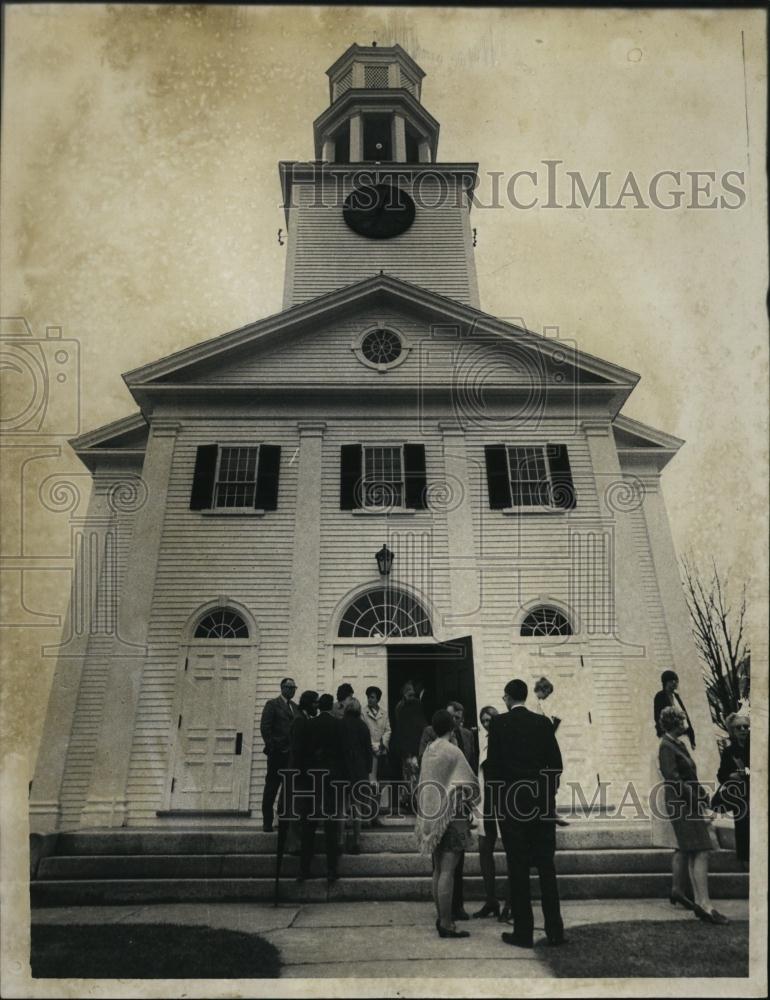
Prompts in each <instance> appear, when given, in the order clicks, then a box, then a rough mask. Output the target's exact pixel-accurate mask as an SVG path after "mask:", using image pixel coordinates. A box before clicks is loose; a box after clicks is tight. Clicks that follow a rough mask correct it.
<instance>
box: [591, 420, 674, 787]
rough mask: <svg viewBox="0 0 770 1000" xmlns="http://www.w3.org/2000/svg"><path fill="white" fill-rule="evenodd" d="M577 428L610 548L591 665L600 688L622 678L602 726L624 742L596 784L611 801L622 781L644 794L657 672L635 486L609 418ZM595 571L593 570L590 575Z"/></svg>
mask: <svg viewBox="0 0 770 1000" xmlns="http://www.w3.org/2000/svg"><path fill="white" fill-rule="evenodd" d="M582 426H583V432H584V433H585V436H586V440H587V443H588V449H589V453H590V456H591V464H592V466H593V473H594V479H595V483H596V492H597V497H598V502H599V510H600V515H601V530H602V533H603V536H604V548H605V551H607V548H606V546H607V545H609V552H608V554H609V559H608V565H607V567H606V571H607V572H608V573H609V588H608V596H609V599H610V616H609V621H608V622H607V624H608V626H609V629H608V634H607V635H606V638H605V640H604V641H601V637H600V636H597V637H595V638H594V641H593V642H592V652H591V660H592V663H593V664H594V665H595V668H596V670H599V671H603V672H604V673H605V675H606V676H605V683H606V684H612V683H613V681H612V678H613V675H614V676H615V677H616V678H617V680H615V681H614V683H615V684H616V685H617V684H618V683H619V680H620V677H623V678H624V681H625V683H624V684H623V689H619V688H618V689H617V690H616V691H615V692H613V694H612V695H611V696H610V697H609V698H607V702H608V707H607V708H605V712H611V718H606V719H605V724H604V727H603V728H604V730H605V732H604V738H605V743H606V742H607V740H606V738H607V735H608V733H609V731H610V730H611V731H612V733H613V738H614V739H615V740H616V741H621V740H622V741H623V743H622V744H620V743H618V749H617V751H616V752H615V753H614V754H613V753H612V752H607V753H606V755H605V761H604V765H603V767H602V768H601V770H600V773H601V778H602V781H605V780H608V781H610V782H611V783H612V785H611V788H610V801H613V800H617V798H618V795H617V794H613V788H614V789H615V790H617V789H622V787H623V786H624V785H625V783H627V782H628V781H633V782H634V783H635V785H636V786H637V791H638V790H639V787H642V793H640V794H644V793H646V791H647V788H646V785H647V784H648V775H649V772H650V760H651V757H652V754H653V753H654V752H655V747H656V737H655V731H654V728H653V726H652V698H653V695H654V693H655V690H656V689H657V688H656V686H655V680H654V679H655V678H656V676H657V673H659V671H656V670H655V665H654V664H653V663H652V662H651V661H650V656H651V654H652V649H651V646H650V625H649V621H648V616H647V613H646V610H645V607H644V598H643V594H644V591H643V585H642V576H641V572H640V567H639V558H638V553H637V550H636V542H635V539H634V533H633V522H632V512H633V511H634V510H635V509H637V507H638V506H639V504H640V503H641V500H642V497H641V493H640V490H641V486H640V484H639V482H638V481H637V480H635V479H633V480H632V479H629V478H628V477H625V476H624V474H623V471H622V469H621V467H620V461H619V459H618V453H617V448H616V445H615V439H614V436H613V433H612V426H611V424H610V422H609V419H606V420H605V419H600V420H586V421H583V425H582ZM575 541H577V539H576V540H575ZM581 552H582V550H581V549H580V548H575V549H573V556H572V559H573V566H572V573H573V576H574V577H575V578H576V579H579V578H580V576H582V574H581V566H580V563H579V560H580V558H581ZM589 568H590V567H589ZM595 572H596V569H595V567H594V568H593V570H592V573H593V575H595ZM597 640H599V641H597ZM618 668H620V669H622V673H620V674H619V669H618ZM621 747H622V749H621ZM605 749H606V747H605Z"/></svg>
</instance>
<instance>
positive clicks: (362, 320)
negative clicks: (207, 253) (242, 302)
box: [204, 306, 574, 416]
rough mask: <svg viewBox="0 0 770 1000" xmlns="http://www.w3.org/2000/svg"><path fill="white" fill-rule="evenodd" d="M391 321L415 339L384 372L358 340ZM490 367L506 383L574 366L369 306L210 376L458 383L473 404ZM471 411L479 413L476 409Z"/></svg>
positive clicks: (558, 379)
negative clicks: (361, 352)
mask: <svg viewBox="0 0 770 1000" xmlns="http://www.w3.org/2000/svg"><path fill="white" fill-rule="evenodd" d="M375 325H376V326H392V327H393V328H394V329H395V330H397V331H399V332H400V333H401V334H402V335H403V336H404V337H405V338H406V341H407V343H408V345H409V351H408V353H407V356H406V359H405V360H404V361H402V363H401V364H399V365H398V366H397V367H395V368H393V369H391V370H390V371H389V372H378V371H376V370H374V369H373V368H369V367H367V366H366V365H364V364H362V363H361V362H360V361H359V360H358V358H357V357H356V355H355V353H354V351H353V344H354V343H356V342H357V340H358V338H359V337H360V336H361V334H362V333H363V332H364V331H365V330H368V329H370V328H371V327H373V326H375ZM490 373H494V375H495V376H496V378H498V379H500V380H505V381H507V382H508V383H513V384H515V383H518V384H522V385H527V386H531V385H532V384H533V381H537V380H540V379H544V380H545V382H546V384H549V383H550V384H559V385H564V384H567V383H570V384H574V371H573V369H572V368H571V367H570V366H569V365H568V364H567V363H566V362H564V363H562V364H556V363H553V362H551V361H550V360H548V359H546V358H545V357H544V356H543V355H542V354H540V353H539V352H536V351H534V350H532V349H531V348H529V347H528V348H527V349H526V350H522V348H521V346H520V342H519V341H517V339H516V335H515V334H514V335H512V337H511V338H510V339H509V340H503V339H501V338H499V337H491V336H482V335H481V334H479V333H478V332H476V333H474V332H473V331H472V330H470V329H468V328H467V327H462V328H460V327H452V326H448V325H447V324H446V323H436V324H435V325H432V324H431V321H430V318H429V317H426V318H420V317H417V316H415V315H413V314H410V313H409V312H407V311H405V310H400V309H396V308H394V307H392V306H388V307H381V308H379V309H378V308H376V307H370V308H367V309H362V310H359V311H358V312H357V313H356V315H355V316H354V317H340V318H337V319H335V320H333V321H331V322H326V323H323V324H320V325H319V326H318V328H317V329H314V330H313V331H312V332H308V333H302V334H297V335H295V336H293V337H292V338H291V339H287V340H285V341H284V342H283V343H280V344H278V345H276V346H273V347H262V348H260V349H258V350H254V351H252V352H250V353H249V354H248V355H244V356H242V357H238V359H237V360H235V361H234V360H232V359H230V360H228V361H226V362H223V363H219V364H212V365H211V366H210V367H208V368H207V370H206V373H205V376H204V378H205V381H206V382H212V383H221V384H234V383H239V384H243V383H248V382H252V381H253V382H257V383H259V382H261V383H265V382H292V383H297V382H300V383H303V384H308V385H313V384H324V385H325V384H328V383H329V381H330V379H333V380H334V382H335V383H341V384H343V385H362V386H367V385H383V384H386V383H387V381H388V380H393V381H397V382H400V383H407V384H410V385H418V384H421V385H445V386H455V387H456V392H455V397H456V399H457V402H458V405H459V406H463V405H466V404H468V403H469V404H470V405H471V406H472V405H473V402H474V394H475V393H476V392H477V391H478V385H479V383H481V384H482V385H483V384H484V383H485V382H486V380H488V379H489V377H490ZM469 415H471V416H472V415H473V414H472V413H471V414H469Z"/></svg>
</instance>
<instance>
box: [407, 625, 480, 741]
mask: <svg viewBox="0 0 770 1000" xmlns="http://www.w3.org/2000/svg"><path fill="white" fill-rule="evenodd" d="M408 680H412V681H419V682H421V683H422V686H423V695H422V698H421V700H422V703H423V710H424V713H425V718H426V720H427V722H430V719H431V716H432V715H433V713H434V712H435V711H436V710H437V709H439V708H446V706H447V704H448V703H449V702H450V701H459V702H460V703H461V704H462V706H463V708H464V709H465V723H464V724H465V726H466V727H467V728H468V729H471V730H474V731H475V730H476V728H477V718H476V683H475V679H474V672H473V642H472V640H471V637H470V636H469V635H467V636H463V637H462V638H459V639H452V640H450V641H449V642H442V643H431V644H427V643H414V644H411V643H410V644H403V645H402V644H399V645H397V646H396V645H393V646H388V707H389V712H390V722H391V726H392V725H393V724H394V722H395V710H396V705H397V704H398V702H399V700H400V698H401V689H402V687H403V686H404V684H405V683H406V682H407V681H408Z"/></svg>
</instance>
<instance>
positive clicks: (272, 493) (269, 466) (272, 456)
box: [254, 444, 281, 510]
mask: <svg viewBox="0 0 770 1000" xmlns="http://www.w3.org/2000/svg"><path fill="white" fill-rule="evenodd" d="M280 465H281V446H280V445H277V444H261V445H260V446H259V462H258V463H257V488H256V490H255V491H254V506H255V508H256V509H257V510H275V509H276V508H277V507H278V471H279V469H280Z"/></svg>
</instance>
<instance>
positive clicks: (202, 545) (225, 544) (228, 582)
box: [128, 420, 298, 824]
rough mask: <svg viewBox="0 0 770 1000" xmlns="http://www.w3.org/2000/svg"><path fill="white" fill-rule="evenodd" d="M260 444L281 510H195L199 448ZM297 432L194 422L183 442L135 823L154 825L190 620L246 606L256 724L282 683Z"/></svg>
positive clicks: (134, 759) (158, 593)
mask: <svg viewBox="0 0 770 1000" xmlns="http://www.w3.org/2000/svg"><path fill="white" fill-rule="evenodd" d="M228 441H231V442H248V441H253V442H254V443H258V442H260V441H264V442H265V443H269V444H278V445H281V447H282V454H281V469H280V477H279V495H278V509H277V510H276V511H270V512H268V513H267V514H265V516H264V517H245V518H241V517H228V516H223V517H209V516H206V515H202V514H200V513H199V512H197V511H191V510H190V509H189V505H190V489H191V486H192V478H193V469H194V466H195V455H196V449H197V446H198V445H201V444H217V443H227V442H228ZM297 446H298V435H297V431H296V426H295V425H293V424H290V423H286V422H271V421H262V422H259V423H257V422H255V421H247V420H232V421H218V422H213V421H212V422H210V423H208V422H206V421H191V422H186V423H185V424H184V425H183V427H182V429H181V431H180V433H179V435H178V438H177V442H176V446H175V449H174V461H173V465H172V469H171V475H170V479H169V487H168V498H167V504H166V511H165V518H164V525H163V537H162V542H161V548H160V553H159V557H158V569H157V574H156V580H155V591H154V596H153V610H152V617H151V621H150V628H149V635H148V646H149V655H148V658H147V662H146V664H145V668H144V672H143V676H142V686H141V691H140V696H139V707H138V712H137V723H136V729H135V735H134V743H133V749H132V754H131V765H130V770H129V778H128V800H129V822H131V823H133V824H141V823H154V822H156V821H157V820H156V816H155V813H156V810H157V809H159V808H160V806H161V801H162V796H163V789H164V783H165V779H166V773H167V767H168V762H169V748H170V737H171V736H172V735H173V728H172V717H171V712H172V710H173V703H174V697H175V693H176V686H177V682H178V673H179V670H180V644H181V642H182V638H183V633H184V630H185V627H186V625H187V624H188V622H189V620H190V617H191V615H193V614H194V613H195V611H196V609H197V608H199V607H200V606H201V605H203V604H206V603H208V602H210V601H213V600H216V599H217V598H218V597H219V595H227V597H228V598H229V599H230V600H233V601H236V602H238V603H240V604H243V605H244V606H245V607H246V608H248V609H249V610H250V612H251V613H252V614H253V616H254V618H255V619H256V622H257V625H258V628H259V644H258V647H257V650H256V655H257V670H256V676H257V682H256V691H255V693H254V719H255V727H256V731H257V733H258V725H259V717H260V715H261V711H262V707H263V705H264V703H265V701H266V700H267V699H268V698H270V697H274V696H275V692H276V690H277V689H278V683H279V681H280V679H281V677H282V676H284V674H285V667H286V654H287V639H288V630H289V621H288V615H289V602H290V594H291V565H292V548H293V536H294V529H295V525H294V510H295V506H296V484H297V468H296V463H292V462H291V457H292V453H293V452H294V450H295V448H296V447H297ZM261 747H262V744H261V740H260V739H259V737H258V735H257V736H256V738H255V741H254V747H253V754H252V773H251V793H250V794H251V800H252V803H254V802H257V801H258V794H259V789H260V788H261V783H262V778H263V774H264V756H263V755H262V753H261Z"/></svg>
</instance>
